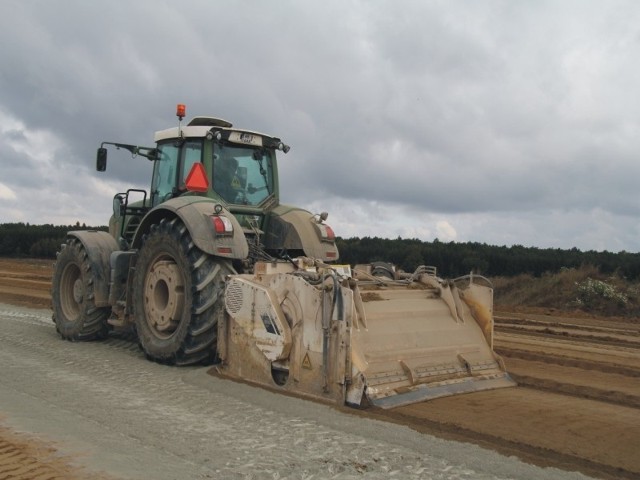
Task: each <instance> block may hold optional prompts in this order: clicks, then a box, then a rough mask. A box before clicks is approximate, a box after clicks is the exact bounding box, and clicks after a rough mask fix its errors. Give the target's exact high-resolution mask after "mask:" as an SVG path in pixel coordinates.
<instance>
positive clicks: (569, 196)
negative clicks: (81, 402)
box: [0, 0, 640, 251]
mask: <svg viewBox="0 0 640 480" xmlns="http://www.w3.org/2000/svg"><path fill="white" fill-rule="evenodd" d="M0 4H1V5H2V7H3V15H2V16H0V65H1V67H0V223H5V222H18V221H22V222H30V223H35V224H39V223H54V224H62V223H75V222H76V221H79V222H81V223H86V224H88V225H104V224H106V223H107V220H108V218H109V215H110V214H111V197H112V196H113V194H114V193H116V192H119V191H124V190H126V189H127V188H131V187H137V188H148V185H149V181H150V172H151V163H150V162H148V161H147V160H146V159H144V158H135V159H132V158H131V156H130V155H128V154H126V153H122V152H116V151H115V150H113V151H112V153H111V154H110V159H109V170H108V171H107V172H105V173H98V172H96V171H95V168H94V166H95V163H94V162H95V150H96V148H97V147H98V146H99V144H100V143H101V142H102V141H116V142H123V143H135V144H140V145H152V142H153V132H154V131H156V130H161V129H164V128H168V127H172V126H175V125H176V124H177V120H176V118H175V116H174V113H175V104H176V103H185V104H186V105H187V118H190V117H192V116H195V115H211V116H218V117H222V118H225V119H227V120H230V121H232V122H233V123H234V124H235V125H236V126H239V127H244V128H248V129H252V130H258V131H263V132H266V133H270V134H273V135H275V136H279V137H281V138H282V139H283V140H284V141H285V142H286V143H288V144H290V145H291V146H292V149H291V152H290V153H289V154H287V155H283V156H282V157H281V158H280V174H281V197H282V199H283V201H284V202H286V203H290V204H296V205H299V206H302V207H304V208H307V209H309V210H311V211H313V212H320V211H325V210H326V211H328V212H329V224H331V225H332V226H333V228H334V230H335V231H336V233H337V234H338V235H341V236H343V237H351V236H365V235H368V236H382V237H391V238H395V237H397V236H402V237H403V238H419V239H422V240H428V241H430V240H433V239H434V238H439V239H440V240H443V241H450V240H454V241H461V242H462V241H477V242H486V243H489V244H494V245H512V244H521V245H526V246H530V245H531V246H539V247H554V248H555V247H558V248H571V247H574V246H575V247H578V248H580V249H583V250H590V249H594V250H610V251H619V250H627V251H639V250H640V227H639V226H638V218H639V217H640V206H639V198H638V197H639V196H638V193H637V192H638V187H637V183H638V179H640V161H638V160H639V158H638V157H639V155H640V118H639V115H640V62H639V61H638V59H640V3H638V2H636V1H633V0H630V1H592V2H589V1H585V0H576V1H539V0H536V1H518V2H515V1H464V2H462V1H458V2H456V1H425V0H417V1H345V0H335V1H331V0H329V1H326V0H323V1H322V2H304V1H281V0H279V1H271V2H267V1H257V0H255V1H237V2H223V1H213V0H201V1H196V0H187V1H179V2H177V1H165V0H148V1H143V0H140V1H138V0H129V1H119V0H112V1H109V2H87V1H70V0H69V1H67V0H58V1H55V0H40V1H36V0H15V1H14V0H0Z"/></svg>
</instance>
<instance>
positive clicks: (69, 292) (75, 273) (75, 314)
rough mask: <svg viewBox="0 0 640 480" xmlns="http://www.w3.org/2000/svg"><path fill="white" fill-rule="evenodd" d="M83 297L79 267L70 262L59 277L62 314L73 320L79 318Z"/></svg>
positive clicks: (82, 284)
mask: <svg viewBox="0 0 640 480" xmlns="http://www.w3.org/2000/svg"><path fill="white" fill-rule="evenodd" d="M83 299H84V283H83V282H82V275H81V272H80V267H78V265H76V264H75V263H70V264H69V265H67V266H66V267H65V269H64V270H63V272H62V276H61V278H60V308H61V309H62V313H63V314H64V316H65V317H66V318H67V319H68V320H70V321H72V322H74V321H76V320H78V318H80V313H81V312H82V302H83Z"/></svg>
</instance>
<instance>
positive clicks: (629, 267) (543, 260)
mask: <svg viewBox="0 0 640 480" xmlns="http://www.w3.org/2000/svg"><path fill="white" fill-rule="evenodd" d="M86 229H93V230H104V231H106V230H108V228H107V227H106V226H100V227H87V226H86V225H85V224H82V225H81V224H80V223H79V222H77V223H76V224H75V225H57V226H56V225H49V224H47V225H30V224H28V223H4V224H0V256H4V257H15V256H22V257H35V258H55V255H56V251H58V250H60V244H62V243H63V242H64V240H65V237H66V233H67V232H68V231H70V230H86ZM336 243H337V245H338V249H339V251H340V262H341V263H345V264H350V265H355V264H357V263H370V262H373V261H385V262H391V263H394V264H395V265H397V266H399V267H400V268H402V269H403V270H405V271H408V272H411V271H413V270H414V269H415V268H416V267H418V266H419V265H433V266H435V267H437V268H438V273H439V275H440V276H442V277H446V278H454V277H457V276H460V275H465V274H467V273H469V272H474V273H479V274H482V275H486V276H488V277H494V276H507V277H510V276H515V275H519V274H522V273H526V274H531V275H534V276H540V275H542V274H543V273H556V272H559V271H561V270H562V269H565V268H579V267H581V266H585V265H591V266H594V267H597V268H598V270H599V271H600V272H601V273H604V274H613V273H616V274H618V275H620V276H622V277H624V278H627V279H628V280H638V279H640V253H629V252H625V251H622V252H618V253H613V252H608V251H594V250H589V251H586V252H583V251H581V250H578V249H577V248H572V249H568V250H567V249H560V248H537V247H524V246H522V245H513V246H510V247H507V246H494V245H487V244H485V243H477V242H441V241H439V240H438V239H436V240H433V241H431V242H424V241H421V240H417V239H402V238H396V239H387V238H378V237H373V238H371V237H363V238H358V237H354V238H338V239H337V240H336Z"/></svg>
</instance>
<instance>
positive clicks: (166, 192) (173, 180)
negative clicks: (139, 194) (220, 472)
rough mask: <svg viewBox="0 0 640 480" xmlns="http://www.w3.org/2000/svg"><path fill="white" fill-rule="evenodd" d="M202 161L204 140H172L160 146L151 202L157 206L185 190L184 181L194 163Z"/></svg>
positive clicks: (155, 166) (154, 169)
mask: <svg viewBox="0 0 640 480" xmlns="http://www.w3.org/2000/svg"><path fill="white" fill-rule="evenodd" d="M201 161H202V140H200V139H189V140H186V141H184V142H176V141H175V140H172V141H171V142H167V143H160V144H158V159H157V160H156V161H155V165H154V167H153V179H152V181H151V201H152V205H153V206H154V207H155V206H156V205H158V204H160V203H162V202H165V201H167V200H169V199H170V198H171V197H173V196H174V195H176V194H177V192H178V191H179V190H184V188H185V187H184V181H185V178H186V177H187V175H189V172H190V171H191V167H193V164H194V163H197V162H201Z"/></svg>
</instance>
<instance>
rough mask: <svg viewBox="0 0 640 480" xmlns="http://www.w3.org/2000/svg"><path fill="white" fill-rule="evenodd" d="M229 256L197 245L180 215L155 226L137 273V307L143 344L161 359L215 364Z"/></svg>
mask: <svg viewBox="0 0 640 480" xmlns="http://www.w3.org/2000/svg"><path fill="white" fill-rule="evenodd" d="M231 273H235V272H234V270H233V267H232V266H231V264H230V262H229V261H228V260H224V259H221V258H219V257H215V256H213V255H209V254H207V253H205V252H203V251H202V250H200V249H199V248H198V247H196V246H195V244H194V243H193V241H192V240H191V235H190V234H189V231H188V230H187V228H186V227H185V225H184V224H183V223H182V222H181V221H180V220H179V219H177V218H174V219H171V220H166V219H163V220H162V221H161V222H160V223H159V224H156V225H153V226H152V227H151V229H150V232H149V234H148V235H146V237H145V239H144V243H143V245H142V247H141V249H140V253H139V256H138V261H137V263H136V269H135V274H134V278H133V294H134V298H133V310H134V315H135V325H136V331H137V333H138V339H139V340H140V345H141V346H142V349H143V350H144V352H145V354H146V356H147V358H149V359H151V360H154V361H156V362H159V363H167V364H176V365H193V364H198V363H200V364H207V363H211V362H212V361H213V360H214V357H215V348H216V340H217V335H218V328H217V322H218V313H219V311H218V309H219V308H222V302H218V299H219V298H220V299H222V295H223V293H224V279H225V276H226V275H228V274H231Z"/></svg>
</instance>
